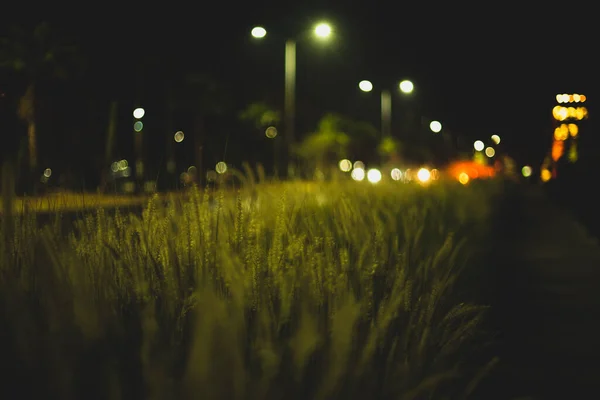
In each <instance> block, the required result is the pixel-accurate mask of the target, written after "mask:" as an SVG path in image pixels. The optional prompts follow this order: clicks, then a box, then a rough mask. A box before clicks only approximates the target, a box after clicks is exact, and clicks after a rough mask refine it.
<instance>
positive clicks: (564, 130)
mask: <svg viewBox="0 0 600 400" xmlns="http://www.w3.org/2000/svg"><path fill="white" fill-rule="evenodd" d="M568 137H569V127H568V125H567V124H562V125H560V126H557V127H556V128H555V129H554V140H567V139H568Z"/></svg>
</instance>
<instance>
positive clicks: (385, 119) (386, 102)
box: [358, 80, 414, 137]
mask: <svg viewBox="0 0 600 400" xmlns="http://www.w3.org/2000/svg"><path fill="white" fill-rule="evenodd" d="M358 88H359V89H360V90H361V91H363V92H371V91H372V90H373V84H372V83H371V81H368V80H363V81H360V82H359V83H358ZM398 88H399V89H400V92H402V93H403V94H405V95H410V94H411V93H412V92H413V90H414V84H413V83H412V82H411V81H409V80H403V81H402V82H400V84H399V85H398ZM391 134H392V93H391V92H390V91H389V90H382V91H381V135H382V137H388V136H391Z"/></svg>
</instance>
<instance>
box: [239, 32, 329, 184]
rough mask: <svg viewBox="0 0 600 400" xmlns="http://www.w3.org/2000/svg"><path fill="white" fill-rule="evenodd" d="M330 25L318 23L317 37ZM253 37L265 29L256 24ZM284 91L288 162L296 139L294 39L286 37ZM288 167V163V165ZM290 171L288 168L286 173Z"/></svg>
mask: <svg viewBox="0 0 600 400" xmlns="http://www.w3.org/2000/svg"><path fill="white" fill-rule="evenodd" d="M331 31H332V30H331V26H329V24H327V23H323V22H322V23H319V24H317V25H316V26H315V28H314V33H315V35H316V36H317V37H318V38H321V39H326V38H328V37H329V36H330V35H331V33H332V32H331ZM250 33H251V35H252V37H254V38H255V39H263V38H264V37H265V36H266V35H267V30H266V29H265V28H263V27H262V26H256V27H254V28H253V29H252V31H251V32H250ZM284 69H285V93H284V128H285V130H284V135H285V141H286V145H287V149H286V150H287V159H288V163H289V161H290V158H291V155H292V148H293V145H294V143H295V141H296V132H295V123H296V121H295V119H296V118H295V117H296V41H295V40H294V39H288V40H286V41H285V66H284ZM288 167H290V165H288ZM289 172H290V171H289V170H288V173H289Z"/></svg>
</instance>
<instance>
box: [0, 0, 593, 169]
mask: <svg viewBox="0 0 600 400" xmlns="http://www.w3.org/2000/svg"><path fill="white" fill-rule="evenodd" d="M161 4H162V7H164V8H160V9H154V10H149V9H147V8H145V7H147V4H143V5H139V6H138V7H140V10H139V12H137V13H136V10H135V8H134V7H131V6H130V7H128V8H127V10H120V9H119V8H114V7H110V8H109V7H108V6H107V7H106V8H104V9H101V10H92V9H90V10H87V9H86V10H80V9H78V10H71V12H73V14H69V11H68V10H69V9H65V11H64V12H57V11H56V10H54V11H53V12H48V13H47V14H44V15H43V16H44V18H45V19H48V20H50V21H51V22H52V23H53V25H54V27H55V28H58V29H59V31H60V33H61V34H63V35H64V36H65V37H66V38H68V39H69V40H74V41H76V42H77V43H79V44H80V46H81V48H82V49H83V50H84V52H85V53H86V55H87V56H88V59H89V60H90V61H89V68H88V71H87V76H88V79H87V81H86V82H87V83H85V84H84V86H85V88H86V91H87V93H89V96H90V97H96V98H98V99H108V98H110V97H121V96H122V97H123V98H129V99H131V98H132V97H133V95H134V93H135V87H136V84H135V79H134V77H135V74H136V73H139V72H138V71H140V69H139V66H138V65H139V64H141V65H143V67H142V68H143V70H144V71H145V73H144V78H143V89H144V90H143V95H142V97H143V98H144V99H145V100H144V101H147V103H145V104H160V102H161V101H162V100H161V98H160V93H161V90H162V88H163V87H164V83H165V81H166V80H167V76H166V73H165V71H166V70H167V69H169V68H171V69H173V68H174V69H176V70H177V69H179V70H183V69H185V70H190V71H204V72H207V73H209V74H211V75H212V76H215V77H216V78H217V79H218V81H219V82H221V84H222V85H223V86H225V87H228V88H230V89H231V91H232V92H234V93H236V96H235V100H234V103H235V104H236V105H238V106H241V105H242V104H244V103H247V102H249V101H252V100H260V99H261V98H266V99H269V100H271V101H273V102H281V100H282V99H281V97H282V90H283V39H285V38H286V37H289V36H292V35H300V34H302V33H303V32H304V31H307V30H309V29H310V27H311V26H312V25H313V23H314V22H316V21H319V20H327V21H328V22H330V23H331V24H332V25H333V26H334V29H335V38H334V40H333V41H332V42H331V43H328V44H326V45H324V44H315V43H312V42H311V41H310V40H308V41H306V42H300V43H299V44H298V56H297V57H298V78H297V79H298V80H297V85H298V100H297V101H298V118H299V120H302V121H299V124H300V125H302V124H303V123H304V124H305V125H306V126H307V127H306V128H305V129H304V130H307V129H309V128H310V127H311V126H314V124H315V121H313V120H312V119H314V118H316V117H315V116H316V115H318V114H319V113H321V114H322V113H324V112H326V111H340V112H346V113H348V112H350V110H356V109H359V108H361V107H363V106H364V107H365V108H368V107H371V108H373V107H375V109H376V107H377V106H378V103H377V102H378V99H377V98H376V95H373V96H371V97H374V98H371V99H369V98H368V96H365V94H363V93H360V92H359V91H358V89H357V83H358V81H360V80H362V79H369V80H371V81H373V83H374V84H375V85H376V86H377V87H386V88H390V89H395V88H396V87H397V82H399V81H400V80H401V79H403V78H410V79H411V80H413V81H414V83H415V86H416V95H417V99H418V101H419V102H420V104H421V105H422V107H423V109H424V110H425V113H426V115H427V116H430V117H431V118H434V119H438V120H440V121H441V122H442V123H443V124H444V127H445V128H449V129H450V130H451V131H452V132H459V133H461V134H463V135H465V136H467V137H469V138H471V139H477V138H485V137H489V135H491V134H493V133H498V134H500V135H501V136H502V138H503V144H504V145H505V146H506V148H507V149H508V150H509V151H510V152H511V154H513V155H514V156H515V157H516V158H517V159H518V160H519V161H520V162H523V163H525V162H527V163H529V162H531V163H539V161H540V160H541V158H542V157H543V155H544V153H545V152H546V151H547V149H548V146H549V138H550V137H551V129H552V127H551V123H552V120H551V114H550V112H551V108H552V106H553V105H554V104H555V95H556V94H557V93H559V92H561V93H562V92H566V93H569V92H575V93H583V94H586V95H587V96H588V98H589V102H588V107H589V108H590V109H591V114H592V119H591V120H590V127H589V129H588V130H592V129H593V128H592V127H591V125H592V124H593V115H594V114H595V112H594V109H595V108H594V106H593V105H594V104H598V102H597V101H595V95H596V94H598V93H599V91H598V80H597V78H596V77H595V76H594V75H592V73H593V71H594V70H596V71H598V68H597V67H598V65H599V63H598V62H597V61H595V58H596V57H597V55H596V54H594V49H595V46H594V45H593V40H592V38H593V37H594V33H596V32H595V31H593V25H592V24H591V21H590V22H586V21H587V20H588V19H589V18H585V16H584V14H585V12H583V13H581V14H578V13H577V10H575V9H573V10H572V11H571V10H567V9H564V10H562V9H561V10H558V9H552V8H551V7H550V6H549V5H548V6H544V7H548V9H546V8H542V7H537V8H534V7H529V6H528V8H526V9H523V8H524V6H521V7H514V6H509V5H508V3H501V4H503V5H497V6H492V5H490V4H492V3H490V2H485V3H471V4H474V5H475V6H471V7H462V8H461V7H459V6H458V5H457V4H456V3H445V5H443V6H442V7H441V8H440V6H439V5H438V4H437V2H426V1H424V2H420V3H419V5H418V6H415V5H413V6H410V5H406V4H404V2H397V1H396V2H385V3H384V2H381V3H380V4H379V3H377V2H366V1H364V2H354V3H351V2H348V1H337V2H334V1H329V2H325V1H320V2H317V1H302V2H300V1H298V2H295V3H290V2H285V1H279V2H245V3H241V2H240V4H242V5H238V4H236V3H229V2H219V3H216V4H215V3H208V2H195V3H187V4H189V5H187V6H180V7H175V6H174V7H172V8H167V7H166V6H165V5H164V4H163V3H161ZM477 4H480V5H477ZM483 4H485V6H484V5H483ZM540 4H542V3H540ZM566 4H567V3H565V7H567V8H568V7H571V6H567V5H566ZM572 7H574V6H572ZM559 11H560V14H559ZM40 12H42V11H40ZM15 15H16V14H14V15H10V14H4V15H3V16H2V17H1V18H2V19H1V20H0V23H1V24H2V26H5V25H6V23H7V22H12V23H14V22H17V21H18V20H19V19H17V18H16V17H15ZM55 15H60V17H55ZM19 18H20V19H23V16H22V15H21V16H20V17H19ZM31 18H33V17H31ZM254 25H262V26H264V27H265V28H267V30H268V31H269V35H268V36H267V39H268V40H266V41H264V42H261V43H256V42H253V41H252V40H251V39H250V38H249V31H250V29H251V28H252V26H254ZM596 36H597V35H596ZM142 60H143V62H141V61H142ZM90 76H91V77H92V78H91V79H90ZM56 95H57V96H60V95H61V93H60V91H58V92H57V94H56ZM65 96H66V94H65ZM153 96H154V97H153ZM398 96H399V95H397V96H396V97H395V98H396V99H397V98H398ZM99 101H100V100H99ZM103 101H104V100H103ZM367 103H368V104H369V105H368V106H367V105H366V104H367ZM397 103H398V102H397ZM99 104H101V103H99ZM157 107H158V106H157ZM148 108H150V109H152V107H146V109H147V111H148ZM102 112H104V110H102ZM365 115H366V114H365ZM369 115H371V114H369ZM373 123H375V124H376V126H379V121H378V120H377V119H375V120H373ZM394 123H395V124H399V121H397V120H396V121H395V122H394ZM592 133H593V132H589V135H590V137H591V135H592ZM582 134H583V132H582ZM594 143H597V140H596V139H595V142H594Z"/></svg>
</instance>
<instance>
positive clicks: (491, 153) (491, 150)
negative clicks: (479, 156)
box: [485, 147, 496, 158]
mask: <svg viewBox="0 0 600 400" xmlns="http://www.w3.org/2000/svg"><path fill="white" fill-rule="evenodd" d="M485 155H486V156H488V157H489V158H492V157H494V156H495V155H496V150H494V148H493V147H488V148H486V149H485Z"/></svg>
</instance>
